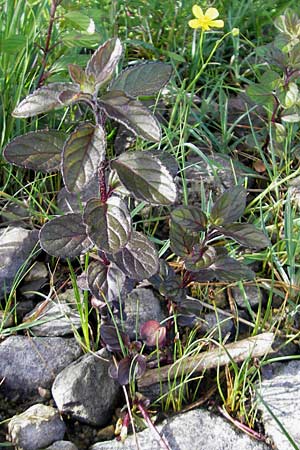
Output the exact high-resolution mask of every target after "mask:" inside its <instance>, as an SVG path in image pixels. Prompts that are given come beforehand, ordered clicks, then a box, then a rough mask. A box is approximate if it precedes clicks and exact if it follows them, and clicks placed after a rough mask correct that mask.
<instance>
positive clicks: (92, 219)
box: [84, 196, 132, 253]
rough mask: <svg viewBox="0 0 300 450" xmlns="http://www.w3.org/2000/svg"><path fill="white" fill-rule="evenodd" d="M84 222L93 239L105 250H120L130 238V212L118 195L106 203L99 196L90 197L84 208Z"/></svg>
mask: <svg viewBox="0 0 300 450" xmlns="http://www.w3.org/2000/svg"><path fill="white" fill-rule="evenodd" d="M84 222H85V223H86V225H87V232H88V235H89V237H90V238H91V240H92V241H93V242H94V243H95V245H97V247H98V248H99V249H101V250H103V251H105V252H109V253H115V252H118V251H119V250H121V249H122V248H123V247H125V245H126V244H127V242H128V241H129V239H130V234H131V228H132V227H131V218H130V214H129V212H128V210H127V207H126V204H125V203H124V202H123V200H121V199H120V198H119V197H117V196H111V197H109V198H108V199H107V201H106V202H105V203H103V202H102V201H101V200H100V199H98V198H92V199H90V200H89V201H88V202H87V204H86V207H85V210H84Z"/></svg>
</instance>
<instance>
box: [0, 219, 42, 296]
mask: <svg viewBox="0 0 300 450" xmlns="http://www.w3.org/2000/svg"><path fill="white" fill-rule="evenodd" d="M37 241H38V232H37V231H36V230H34V231H32V230H26V229H25V228H21V227H7V228H2V229H0V296H3V295H4V294H5V293H6V292H9V291H10V289H11V287H12V285H13V281H14V278H15V276H16V274H17V272H18V270H19V269H20V267H21V266H22V265H23V264H24V263H25V261H26V260H27V259H28V257H29V256H30V253H31V252H32V250H33V248H34V247H35V245H36V244H37Z"/></svg>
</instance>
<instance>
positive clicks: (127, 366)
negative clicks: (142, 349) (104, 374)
mask: <svg viewBox="0 0 300 450" xmlns="http://www.w3.org/2000/svg"><path fill="white" fill-rule="evenodd" d="M108 370H109V375H110V377H111V378H113V379H114V380H118V382H119V383H120V384H121V386H126V385H127V384H128V383H129V382H130V381H131V380H136V379H139V378H141V376H142V375H143V374H144V373H145V372H146V357H145V356H143V355H136V356H135V357H134V358H132V357H131V356H126V357H125V358H123V359H121V361H119V363H118V366H117V367H116V366H115V365H112V364H111V365H110V367H109V369H108Z"/></svg>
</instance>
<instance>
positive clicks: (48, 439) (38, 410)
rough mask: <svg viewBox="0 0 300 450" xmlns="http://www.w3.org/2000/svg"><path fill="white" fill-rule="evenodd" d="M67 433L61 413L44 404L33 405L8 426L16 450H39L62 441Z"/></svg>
mask: <svg viewBox="0 0 300 450" xmlns="http://www.w3.org/2000/svg"><path fill="white" fill-rule="evenodd" d="M65 431H66V425H65V424H64V422H63V420H62V418H61V417H60V415H59V412H58V411H57V410H56V409H55V408H52V406H46V405H43V404H37V405H33V406H31V407H30V408H28V409H27V410H26V411H24V412H23V413H22V414H19V415H17V416H14V417H13V418H12V419H11V420H10V422H9V424H8V436H9V439H10V441H11V442H12V443H13V444H14V445H15V446H16V450H18V449H20V450H38V449H41V448H43V447H46V446H48V445H50V444H52V443H53V442H54V441H56V440H59V439H62V438H63V437H64V434H65Z"/></svg>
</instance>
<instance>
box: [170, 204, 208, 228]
mask: <svg viewBox="0 0 300 450" xmlns="http://www.w3.org/2000/svg"><path fill="white" fill-rule="evenodd" d="M171 219H172V221H173V222H175V223H177V224H178V225H180V226H182V227H183V228H186V229H187V230H190V231H192V232H196V233H197V232H199V231H205V230H206V227H207V217H206V215H205V214H204V212H203V211H202V210H201V209H200V208H198V207H197V206H180V207H179V208H176V209H174V210H173V211H172V212H171Z"/></svg>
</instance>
